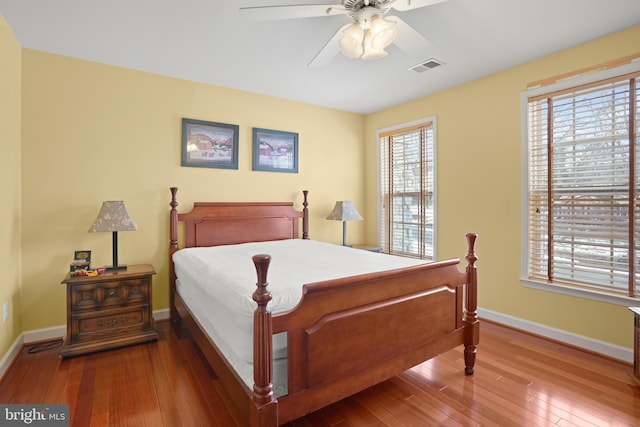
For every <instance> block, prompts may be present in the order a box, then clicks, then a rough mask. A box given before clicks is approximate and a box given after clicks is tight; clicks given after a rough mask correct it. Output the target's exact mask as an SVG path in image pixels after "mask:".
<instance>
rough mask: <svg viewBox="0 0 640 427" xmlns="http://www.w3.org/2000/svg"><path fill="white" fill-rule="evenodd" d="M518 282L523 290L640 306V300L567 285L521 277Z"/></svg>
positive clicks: (626, 305) (627, 305)
mask: <svg viewBox="0 0 640 427" xmlns="http://www.w3.org/2000/svg"><path fill="white" fill-rule="evenodd" d="M520 281H521V282H522V285H523V286H524V287H525V288H531V289H538V290H540V291H547V292H554V293H557V294H563V295H570V296H574V297H578V298H586V299H590V300H594V301H600V302H606V303H609V304H616V305H623V306H625V307H634V306H639V305H640V298H631V297H626V296H623V295H615V294H610V293H607V292H599V291H596V290H586V289H582V288H576V287H572V286H569V285H557V284H555V283H547V282H541V281H537V280H531V279H527V278H522V277H521V278H520Z"/></svg>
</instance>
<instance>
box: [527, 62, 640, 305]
mask: <svg viewBox="0 0 640 427" xmlns="http://www.w3.org/2000/svg"><path fill="white" fill-rule="evenodd" d="M638 69H640V67H638V64H636V65H635V66H634V65H633V64H632V66H626V67H624V68H619V69H617V70H608V71H607V72H606V73H604V74H600V75H599V76H598V75H596V76H591V77H588V80H587V79H584V78H583V79H582V81H581V82H580V84H575V83H574V84H573V85H571V86H572V87H569V85H570V84H568V83H567V82H565V83H563V84H562V87H560V86H559V85H554V87H549V88H546V89H545V88H543V89H537V90H536V91H532V92H530V93H527V94H526V95H527V109H526V116H527V117H526V118H527V120H526V123H527V157H526V158H527V180H526V181H527V182H526V186H527V192H526V194H527V201H526V209H525V210H524V213H525V215H526V218H525V222H526V224H525V236H526V245H527V247H526V250H525V251H524V253H525V260H524V263H523V267H525V269H526V270H525V281H527V280H529V281H533V282H537V283H542V284H544V285H547V287H548V286H549V285H552V286H554V285H559V286H561V287H566V288H573V289H576V290H578V289H582V290H583V291H584V290H586V291H587V293H589V292H591V293H592V294H594V293H595V294H610V295H617V296H620V297H625V298H628V297H638V296H640V285H639V283H638V282H639V281H638V279H639V278H640V268H639V267H640V163H639V162H638V160H639V158H640V157H639V156H640V137H639V135H638V133H639V132H638V129H639V124H638V122H639V120H638V119H639V118H640V107H639V101H638V99H639V97H640V72H638ZM622 70H624V71H625V72H626V74H621V72H622ZM543 287H544V286H543ZM577 293H578V294H580V292H577Z"/></svg>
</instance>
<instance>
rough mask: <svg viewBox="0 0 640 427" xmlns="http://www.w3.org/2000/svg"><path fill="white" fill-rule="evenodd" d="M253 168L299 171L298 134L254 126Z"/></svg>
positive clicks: (272, 170)
mask: <svg viewBox="0 0 640 427" xmlns="http://www.w3.org/2000/svg"><path fill="white" fill-rule="evenodd" d="M253 170H254V171H266V172H287V173H298V134H297V133H295V132H285V131H280V130H271V129H262V128H253Z"/></svg>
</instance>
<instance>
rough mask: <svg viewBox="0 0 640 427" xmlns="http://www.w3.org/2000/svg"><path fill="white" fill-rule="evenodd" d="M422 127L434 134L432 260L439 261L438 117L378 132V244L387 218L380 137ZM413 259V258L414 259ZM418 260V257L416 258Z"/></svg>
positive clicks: (413, 121) (402, 124)
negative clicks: (383, 190) (383, 196)
mask: <svg viewBox="0 0 640 427" xmlns="http://www.w3.org/2000/svg"><path fill="white" fill-rule="evenodd" d="M421 125H424V126H429V127H430V128H431V129H432V133H433V144H432V145H433V151H432V156H433V192H432V196H431V199H432V206H433V231H432V244H431V246H432V255H431V258H430V260H433V261H435V260H437V259H438V254H437V248H438V244H437V242H438V232H437V230H438V227H437V224H438V202H437V200H438V197H437V189H438V185H437V184H438V183H437V176H438V173H437V169H438V168H437V158H438V156H437V123H436V117H435V116H429V117H424V118H421V119H417V120H412V121H410V122H404V123H400V124H397V125H393V126H389V127H385V128H382V129H378V130H377V131H376V153H377V164H376V167H377V170H376V172H377V174H376V176H377V180H376V186H377V192H376V193H377V201H376V204H377V213H378V236H377V237H378V244H380V245H381V243H382V240H383V239H382V233H383V230H384V224H383V218H384V217H385V215H383V207H382V203H381V200H382V179H381V174H382V153H381V150H380V135H382V134H386V133H391V132H394V131H398V130H402V129H405V128H411V127H419V126H421ZM381 250H384V248H382V247H381ZM396 255H397V256H407V257H411V256H410V255H402V254H396ZM412 258H413V257H412ZM416 258H417V257H416ZM424 259H429V258H424Z"/></svg>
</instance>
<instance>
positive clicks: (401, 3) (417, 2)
mask: <svg viewBox="0 0 640 427" xmlns="http://www.w3.org/2000/svg"><path fill="white" fill-rule="evenodd" d="M445 1H447V0H396V1H395V2H393V3H392V4H391V7H392V8H393V9H395V10H399V11H401V12H404V11H405V10H411V9H418V8H421V7H425V6H431V5H434V4H438V3H442V2H445Z"/></svg>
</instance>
